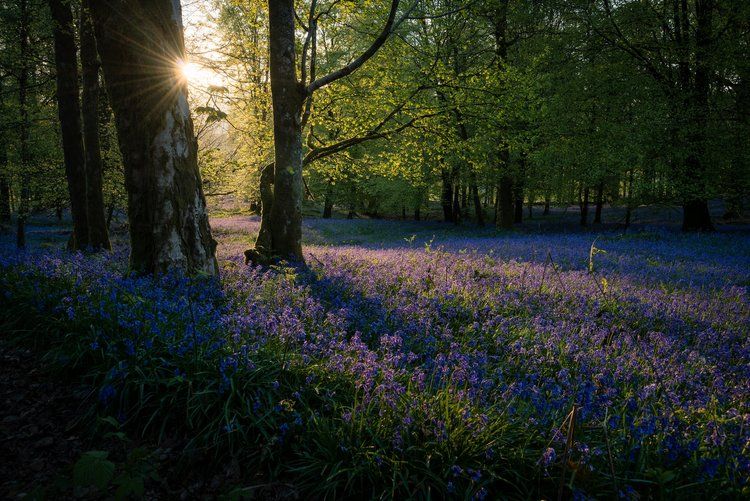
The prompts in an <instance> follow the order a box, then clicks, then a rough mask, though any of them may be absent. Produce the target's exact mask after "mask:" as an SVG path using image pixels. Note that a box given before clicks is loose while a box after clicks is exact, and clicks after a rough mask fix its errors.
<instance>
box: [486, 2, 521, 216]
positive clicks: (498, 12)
mask: <svg viewBox="0 0 750 501" xmlns="http://www.w3.org/2000/svg"><path fill="white" fill-rule="evenodd" d="M508 3H509V0H500V1H499V2H498V3H497V6H496V8H495V10H494V12H492V14H491V15H490V18H489V20H490V22H491V23H492V26H493V28H494V36H495V55H496V56H497V65H498V68H497V69H498V73H499V75H500V79H501V83H502V79H503V75H504V74H505V64H506V63H507V59H508ZM499 158H500V165H499V168H500V182H499V184H498V202H497V209H498V214H497V217H496V221H497V225H498V226H499V227H500V228H504V229H509V228H512V227H513V220H514V217H515V214H514V207H513V205H514V202H513V185H514V179H513V174H512V172H511V169H510V151H509V149H508V146H507V144H505V143H504V142H503V144H502V145H501V146H500V151H499Z"/></svg>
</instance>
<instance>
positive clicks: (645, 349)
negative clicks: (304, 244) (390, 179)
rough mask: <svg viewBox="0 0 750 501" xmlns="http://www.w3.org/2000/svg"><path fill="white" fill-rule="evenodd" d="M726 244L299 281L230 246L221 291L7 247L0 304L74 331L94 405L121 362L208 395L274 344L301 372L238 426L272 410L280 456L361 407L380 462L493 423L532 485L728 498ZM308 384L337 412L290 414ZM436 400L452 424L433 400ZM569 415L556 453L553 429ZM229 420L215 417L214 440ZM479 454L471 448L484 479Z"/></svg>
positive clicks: (423, 263) (739, 436)
mask: <svg viewBox="0 0 750 501" xmlns="http://www.w3.org/2000/svg"><path fill="white" fill-rule="evenodd" d="M729 238H730V237H725V236H716V237H713V238H711V239H709V238H708V237H682V236H675V235H656V236H653V237H650V238H615V237H611V238H608V239H604V240H602V241H599V242H598V243H597V245H598V246H599V247H601V248H603V249H604V250H606V251H607V252H606V254H600V255H597V256H596V262H595V263H591V262H589V261H588V258H589V255H590V253H589V249H590V245H591V241H590V240H591V239H590V238H588V237H586V236H580V235H541V236H539V235H537V236H522V235H517V236H512V237H509V238H507V239H504V240H502V241H498V240H491V239H460V240H459V239H455V240H447V241H445V242H442V245H441V246H440V247H437V246H434V245H433V246H432V247H431V248H428V249H419V248H417V249H404V248H396V249H377V248H365V247H362V246H359V247H355V246H350V247H346V246H341V247H312V248H310V249H309V251H310V252H311V253H312V254H313V255H314V256H315V257H314V259H310V260H308V261H309V268H306V269H295V268H291V267H290V268H286V269H284V268H281V267H277V268H272V269H264V268H259V267H258V268H256V267H252V266H248V267H246V266H242V265H241V263H240V262H239V261H238V260H237V259H236V258H234V257H231V256H233V255H239V253H238V252H237V253H235V252H234V251H235V250H234V249H231V248H229V249H224V252H225V253H226V254H227V256H226V257H224V258H223V274H222V279H221V283H219V282H218V281H216V280H214V279H208V278H199V279H188V278H185V277H182V276H179V275H175V274H168V275H165V276H161V277H158V278H149V277H135V276H131V275H128V274H127V270H126V263H127V258H126V250H124V249H122V250H119V251H117V252H116V253H115V254H114V256H108V257H101V256H99V257H97V256H83V255H81V254H73V255H71V254H66V253H63V252H58V251H53V250H44V251H36V252H25V253H18V252H15V251H13V250H11V249H10V247H7V248H4V249H2V252H0V285H2V289H3V291H4V292H3V293H4V295H5V300H6V301H9V302H12V301H14V299H17V297H16V296H19V297H20V296H23V297H24V299H25V300H29V299H31V300H33V305H32V306H33V307H34V308H36V309H38V310H39V311H40V312H48V313H50V314H56V315H59V316H60V318H62V319H64V320H67V321H69V322H78V321H84V322H86V323H87V325H89V326H90V328H89V329H87V330H82V331H81V335H82V336H89V337H90V339H88V340H87V343H88V345H89V346H90V349H91V350H93V351H96V352H97V353H100V354H102V355H103V356H104V358H105V359H106V360H107V361H108V362H109V363H110V364H111V368H110V370H109V372H108V373H107V375H106V377H105V378H104V380H103V381H102V386H101V389H100V393H99V395H100V399H101V402H102V404H103V405H116V402H117V399H118V392H119V391H120V389H121V388H122V386H123V384H124V382H125V381H126V380H127V378H129V377H133V375H132V374H130V373H129V371H130V368H131V367H132V366H134V365H148V364H160V365H162V366H164V370H165V371H169V373H170V374H171V375H172V376H173V377H175V378H189V377H191V374H192V373H193V372H194V371H195V367H196V364H197V363H198V364H200V366H201V368H204V367H206V364H209V365H210V364H213V366H214V367H215V374H216V378H217V383H218V384H217V398H221V395H222V394H225V393H227V392H229V391H230V390H231V387H232V384H233V382H235V381H237V380H238V379H241V378H243V377H247V374H249V373H252V371H254V370H256V369H257V368H256V365H255V362H256V361H257V356H258V353H259V352H261V351H263V350H264V349H269V347H270V346H273V347H277V348H276V349H279V348H278V347H282V349H283V350H284V351H285V352H288V353H289V354H290V360H292V359H293V360H294V363H296V364H301V365H303V366H304V365H305V364H307V365H309V366H310V367H313V366H314V367H315V370H311V371H310V374H309V376H308V379H307V381H305V383H306V385H302V386H301V387H299V388H292V389H289V388H286V387H285V386H284V385H281V384H280V383H279V382H278V381H274V382H272V383H271V390H274V391H277V392H279V395H278V398H277V399H276V401H275V402H267V401H260V400H255V401H254V403H253V404H252V407H251V409H250V412H251V413H255V414H256V415H261V414H263V413H265V412H268V411H269V410H270V411H271V412H278V413H280V414H284V415H285V416H286V417H285V420H284V421H283V422H282V423H281V424H280V426H279V427H278V431H277V434H276V437H275V440H276V442H277V443H278V444H279V446H283V444H284V443H285V441H288V439H289V436H290V435H291V434H300V435H301V434H303V433H304V430H305V426H306V422H307V420H308V419H310V418H311V417H312V416H316V415H319V414H320V413H325V412H329V411H330V412H333V411H335V412H338V413H339V415H338V418H339V420H340V423H341V425H342V426H352V423H353V422H356V421H357V419H358V414H360V415H364V414H366V413H370V415H371V413H373V412H375V415H378V416H381V417H382V418H383V423H387V424H381V425H380V426H385V427H387V428H388V430H387V431H383V432H382V433H387V434H389V436H390V446H389V447H388V448H387V449H383V448H382V446H381V449H382V450H379V451H378V452H377V454H376V455H375V456H374V461H375V465H376V466H379V465H380V464H381V463H382V461H383V458H388V457H394V456H398V455H399V454H400V452H401V451H403V449H404V447H405V441H408V440H409V437H410V436H412V435H413V434H414V430H417V429H418V430H421V431H420V433H424V430H429V432H428V433H429V434H431V435H432V438H433V439H434V441H435V443H437V444H440V443H441V442H445V441H447V440H449V436H450V433H452V432H454V431H455V429H456V427H457V426H459V427H463V428H464V429H465V430H466V431H467V432H468V433H469V434H474V435H476V436H477V437H479V436H480V435H482V433H483V429H485V428H486V427H487V426H488V423H491V422H492V421H493V420H505V421H512V422H514V423H521V424H522V425H523V426H524V427H526V428H527V429H529V430H530V431H529V433H534V434H536V435H538V436H540V437H541V442H543V444H542V446H540V447H539V449H538V451H537V452H538V457H537V458H536V464H537V466H538V468H539V469H540V470H541V471H542V472H543V474H544V475H556V474H559V473H560V471H562V468H563V465H562V460H561V458H562V457H567V458H568V461H569V462H571V463H573V464H575V465H577V466H576V467H577V468H580V469H585V470H587V471H590V472H594V473H596V472H598V473H599V474H601V475H602V476H605V475H608V471H609V468H610V467H611V465H610V461H609V459H608V455H609V454H614V456H615V459H614V461H615V462H616V464H617V467H618V468H626V469H631V470H632V469H634V468H635V465H638V464H644V462H645V463H648V464H650V465H651V466H655V467H656V466H658V467H663V468H674V469H675V470H679V469H680V468H683V469H688V470H690V471H691V472H692V474H697V475H698V476H699V478H700V479H701V480H705V481H709V480H712V479H716V478H717V477H720V478H721V479H723V480H722V481H724V482H729V483H732V484H733V485H744V484H745V483H746V482H747V479H748V477H750V336H748V325H750V308H748V306H750V301H749V294H748V283H750V271H749V270H750V253H749V252H748V250H747V249H750V239H749V238H748V237H743V236H733V237H731V238H732V239H733V240H731V243H732V245H731V246H729V245H728V244H729V242H730V240H728V239H729ZM738 242H739V243H738ZM731 249H735V251H733V250H731ZM736 249H740V251H739V252H737V251H736ZM742 249H744V250H742ZM592 265H593V266H592ZM153 354H158V357H156V356H152V355H153ZM198 359H199V360H198ZM197 360H198V361H197ZM290 363H291V362H290ZM321 371H322V372H323V373H324V374H332V375H335V376H338V377H345V378H347V379H348V380H350V381H352V382H353V385H354V386H355V388H356V400H355V401H353V402H351V405H349V406H341V407H339V408H335V409H333V410H329V409H302V410H301V409H300V405H302V403H303V402H304V401H305V399H304V396H303V393H304V392H305V391H306V390H305V388H306V387H307V386H308V385H311V384H314V381H315V380H316V378H318V377H320V374H321ZM287 390H289V394H283V393H284V391H287ZM292 390H293V391H292ZM436 395H440V398H447V399H449V400H450V401H451V405H452V407H451V408H452V409H454V410H455V413H454V414H455V415H452V416H450V417H446V416H445V414H444V412H443V411H442V410H441V409H439V408H438V407H439V406H436V405H434V404H435V398H436ZM287 400H289V401H293V402H297V406H296V407H295V408H294V410H289V409H287V408H285V405H286V404H285V403H284V402H285V401H287ZM574 405H575V406H576V416H577V430H576V433H575V441H574V443H573V445H572V447H569V445H568V444H566V436H565V435H566V431H567V430H564V429H563V424H564V422H565V418H566V416H567V415H568V414H569V412H570V411H571V408H572V407H573V406H574ZM269 407H270V409H269ZM240 417H241V416H240ZM242 426H243V424H242V420H241V419H236V420H235V419H233V420H232V421H231V422H228V423H225V424H224V432H225V433H233V432H234V431H236V430H237V429H238V428H241V427H242ZM605 438H606V440H605ZM342 447H343V448H345V447H346V446H345V445H344V444H342ZM494 457H495V451H493V450H492V447H487V449H486V450H485V452H484V459H485V461H486V464H487V468H488V469H491V464H492V462H493V460H494ZM445 474H446V476H447V483H446V489H447V491H448V492H452V491H454V490H455V489H456V485H457V483H458V480H457V479H460V480H461V482H464V483H465V482H467V481H468V482H470V483H471V485H473V486H474V487H473V490H472V492H473V495H474V496H475V497H477V498H480V499H481V498H483V497H484V496H486V495H487V490H486V488H485V487H484V486H483V483H482V482H483V471H482V468H471V467H468V466H466V465H461V464H454V465H452V466H451V468H450V471H448V472H445ZM694 479H695V477H694V476H693V478H692V479H691V480H694ZM461 485H463V484H461ZM488 485H489V484H488ZM627 488H628V487H627V486H621V489H622V491H621V492H623V493H625V494H627V491H626V489H627Z"/></svg>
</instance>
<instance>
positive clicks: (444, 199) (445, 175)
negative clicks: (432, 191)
mask: <svg viewBox="0 0 750 501" xmlns="http://www.w3.org/2000/svg"><path fill="white" fill-rule="evenodd" d="M440 177H441V179H442V181H443V190H442V192H441V196H440V204H441V205H442V207H443V221H445V222H446V223H448V222H450V221H453V180H452V176H451V172H450V171H449V170H448V169H447V168H443V169H442V170H441V171H440Z"/></svg>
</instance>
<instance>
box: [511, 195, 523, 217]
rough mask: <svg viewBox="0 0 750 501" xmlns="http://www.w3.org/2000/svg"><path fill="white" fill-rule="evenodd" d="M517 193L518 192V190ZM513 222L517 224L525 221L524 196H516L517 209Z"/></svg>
mask: <svg viewBox="0 0 750 501" xmlns="http://www.w3.org/2000/svg"><path fill="white" fill-rule="evenodd" d="M516 193H518V192H517V191H516ZM513 222H514V223H516V224H520V223H523V198H519V197H518V195H517V194H516V197H515V211H514V213H513Z"/></svg>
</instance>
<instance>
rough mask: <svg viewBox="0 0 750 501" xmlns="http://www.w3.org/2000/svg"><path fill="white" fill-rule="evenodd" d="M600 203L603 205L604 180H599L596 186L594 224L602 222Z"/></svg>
mask: <svg viewBox="0 0 750 501" xmlns="http://www.w3.org/2000/svg"><path fill="white" fill-rule="evenodd" d="M602 205H604V182H602V181H600V182H599V184H598V185H597V186H596V211H595V212H594V224H601V222H602Z"/></svg>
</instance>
